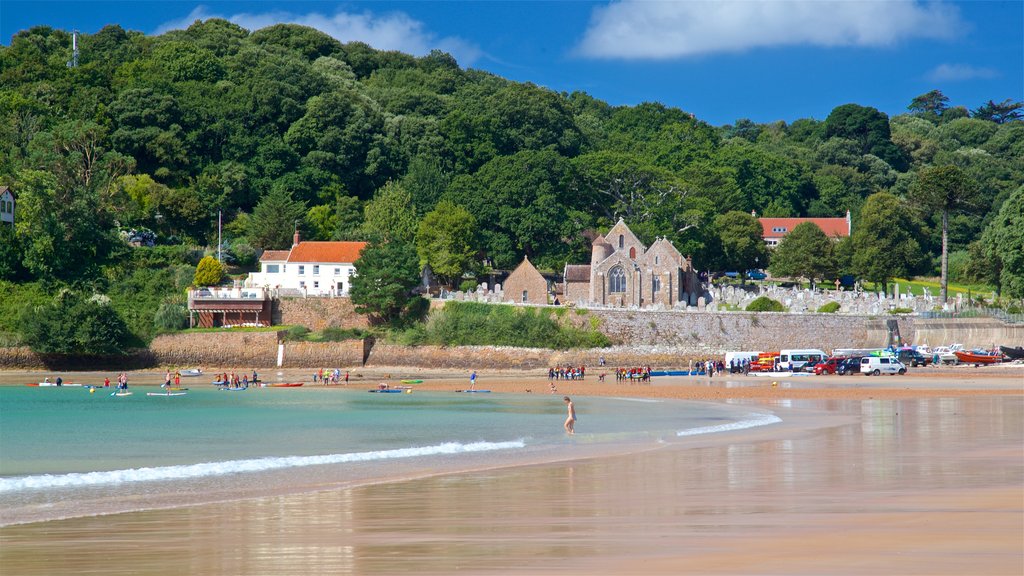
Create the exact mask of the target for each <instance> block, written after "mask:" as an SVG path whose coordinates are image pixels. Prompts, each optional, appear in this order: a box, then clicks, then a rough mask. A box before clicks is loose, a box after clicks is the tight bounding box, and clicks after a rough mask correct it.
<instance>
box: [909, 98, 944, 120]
mask: <svg viewBox="0 0 1024 576" xmlns="http://www.w3.org/2000/svg"><path fill="white" fill-rule="evenodd" d="M948 102H949V98H947V97H946V95H945V94H943V93H942V92H941V91H939V90H932V91H931V92H928V93H925V94H921V95H920V96H916V97H915V98H914V99H913V100H911V101H910V105H909V106H907V110H910V112H911V113H912V114H914V115H915V116H921V117H923V118H926V119H928V120H929V121H931V122H932V123H933V124H938V123H939V118H941V117H942V113H943V112H944V111H945V110H946V108H948V107H949V106H948Z"/></svg>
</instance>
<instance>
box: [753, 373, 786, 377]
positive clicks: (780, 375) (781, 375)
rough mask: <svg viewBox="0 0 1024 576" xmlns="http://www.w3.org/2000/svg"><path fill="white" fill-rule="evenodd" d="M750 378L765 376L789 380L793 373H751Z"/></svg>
mask: <svg viewBox="0 0 1024 576" xmlns="http://www.w3.org/2000/svg"><path fill="white" fill-rule="evenodd" d="M750 375H751V376H765V377H770V378H789V377H790V376H792V375H793V372H751V373H750Z"/></svg>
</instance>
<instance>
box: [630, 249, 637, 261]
mask: <svg viewBox="0 0 1024 576" xmlns="http://www.w3.org/2000/svg"><path fill="white" fill-rule="evenodd" d="M629 258H630V260H636V246H630V247H629Z"/></svg>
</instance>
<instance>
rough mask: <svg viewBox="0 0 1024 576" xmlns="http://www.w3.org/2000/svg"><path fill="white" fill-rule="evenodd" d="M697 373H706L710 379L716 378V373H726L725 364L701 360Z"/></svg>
mask: <svg viewBox="0 0 1024 576" xmlns="http://www.w3.org/2000/svg"><path fill="white" fill-rule="evenodd" d="M697 371H698V372H701V371H702V372H704V373H705V374H707V376H708V378H714V377H715V374H716V373H721V372H725V362H723V361H721V360H714V359H711V360H699V361H698V362H697Z"/></svg>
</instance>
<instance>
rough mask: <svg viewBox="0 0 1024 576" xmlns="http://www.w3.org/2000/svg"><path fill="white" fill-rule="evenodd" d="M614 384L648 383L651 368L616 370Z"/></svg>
mask: <svg viewBox="0 0 1024 576" xmlns="http://www.w3.org/2000/svg"><path fill="white" fill-rule="evenodd" d="M615 381H616V382H650V381H651V367H650V366H641V367H637V368H616V369H615Z"/></svg>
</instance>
